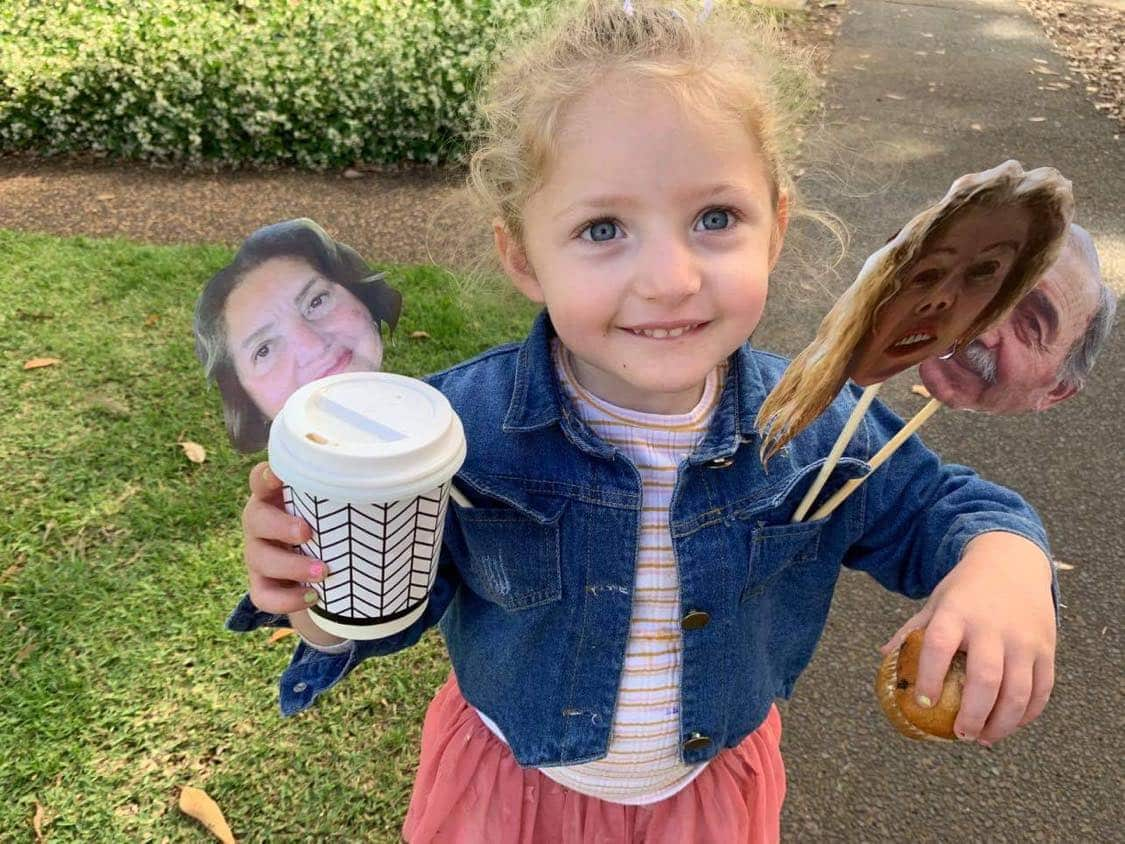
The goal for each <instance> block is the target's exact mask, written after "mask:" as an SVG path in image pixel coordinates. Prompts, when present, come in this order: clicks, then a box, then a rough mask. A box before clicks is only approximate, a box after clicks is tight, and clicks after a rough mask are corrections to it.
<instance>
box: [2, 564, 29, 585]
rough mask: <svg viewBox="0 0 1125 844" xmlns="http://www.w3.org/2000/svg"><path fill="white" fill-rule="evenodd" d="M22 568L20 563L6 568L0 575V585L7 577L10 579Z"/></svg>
mask: <svg viewBox="0 0 1125 844" xmlns="http://www.w3.org/2000/svg"><path fill="white" fill-rule="evenodd" d="M22 568H23V564H22V563H12V564H11V565H10V566H8V567H7V568H6V569H4V573H3V574H0V583H3V582H4V581H5V580H7V579H8V578H9V577H11V576H12V575H13V574H15V573H16V572H18V571H19V570H20V569H22Z"/></svg>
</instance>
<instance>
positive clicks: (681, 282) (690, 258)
mask: <svg viewBox="0 0 1125 844" xmlns="http://www.w3.org/2000/svg"><path fill="white" fill-rule="evenodd" d="M647 252H648V254H647V255H646V256H645V259H644V260H642V261H641V262H640V264H639V266H638V269H637V282H636V285H635V289H636V291H637V293H638V294H639V295H640V296H642V297H643V298H645V299H649V300H668V301H679V300H681V299H684V298H686V297H688V296H691V295H693V294H695V293H698V292H699V288H700V286H701V285H702V280H703V277H702V273H701V272H700V269H699V266H698V264H697V263H696V260H695V256H694V255H693V254H692V251H691V248H690V247H689V246H688V245H687V244H686V243H682V242H679V241H677V240H676V239H675V238H666V239H664V240H662V241H661V242H659V243H655V244H653V245H652V247H651V248H649V249H648V250H647Z"/></svg>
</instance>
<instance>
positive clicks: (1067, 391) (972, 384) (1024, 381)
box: [919, 225, 1113, 414]
mask: <svg viewBox="0 0 1125 844" xmlns="http://www.w3.org/2000/svg"><path fill="white" fill-rule="evenodd" d="M1112 304H1113V298H1112V294H1110V293H1109V292H1108V291H1107V290H1105V288H1104V287H1103V285H1102V281H1101V277H1100V272H1099V268H1098V261H1097V254H1096V252H1095V251H1094V247H1093V242H1092V240H1091V239H1090V236H1089V234H1088V233H1087V232H1086V231H1085V230H1084V229H1082V228H1080V227H1079V226H1076V225H1072V226H1071V227H1070V230H1069V232H1068V236H1067V240H1066V243H1065V244H1064V246H1063V249H1062V251H1061V252H1060V254H1059V257H1058V259H1057V260H1056V261H1055V263H1054V264H1052V265H1051V266H1050V267H1049V268H1048V269H1047V271H1046V272H1045V273H1044V274H1043V276H1042V277H1041V279H1040V281H1039V283H1038V284H1037V285H1036V286H1035V287H1034V288H1033V289H1032V290H1031V292H1029V293H1028V294H1027V295H1026V296H1024V298H1023V299H1021V300H1020V302H1019V303H1018V304H1017V305H1016V307H1015V309H1014V310H1012V311H1011V312H1010V313H1009V314H1008V316H1007V317H1006V318H1005V319H1004V320H1003V321H1002V322H1000V323H998V324H996V325H994V326H992V327H991V328H989V329H988V330H986V331H985V332H984V333H982V334H981V335H980V336H979V337H977V338H976V340H974V341H973V342H971V343H970V344H968V345H967V346H966V347H965V348H963V349H960V350H958V351H957V353H956V354H954V355H953V356H952V357H951V358H949V359H947V360H938V359H930V360H927V361H925V362H924V363H923V364H922V365H921V366H920V367H919V373H920V375H921V377H922V382H923V383H924V384H925V385H926V389H927V390H929V392H930V394H931V395H932V396H933V397H934V398H936V399H937V400H938V401H940V402H942V403H943V404H945V405H947V406H949V407H952V408H958V409H968V410H978V411H984V412H987V413H1001V414H1010V413H1023V412H1027V411H1041V410H1046V409H1047V408H1049V407H1052V406H1053V405H1055V404H1058V403H1059V402H1061V401H1064V400H1066V399H1068V398H1070V397H1071V396H1073V395H1074V394H1075V393H1076V392H1077V391H1078V390H1079V389H1080V388H1081V379H1082V377H1083V376H1084V375H1085V373H1084V372H1077V373H1075V372H1073V371H1070V370H1072V369H1073V366H1068V359H1069V358H1070V357H1071V355H1072V352H1073V350H1075V348H1076V347H1077V346H1078V345H1080V344H1082V343H1083V342H1084V341H1085V340H1086V335H1087V332H1088V331H1090V330H1093V331H1094V332H1095V333H1096V334H1098V335H1099V336H1097V337H1095V338H1094V339H1093V340H1092V341H1091V342H1088V343H1087V344H1086V345H1087V346H1088V347H1092V348H1090V353H1091V356H1092V355H1093V354H1096V352H1097V347H1098V346H1100V345H1101V343H1102V342H1103V341H1104V335H1105V334H1106V333H1108V328H1109V325H1108V323H1109V322H1112V311H1111V312H1110V313H1108V314H1106V313H1105V312H1104V311H1105V309H1106V307H1107V305H1108V306H1110V307H1111V306H1112ZM1095 317H1098V319H1097V324H1094V325H1093V326H1092V322H1093V321H1094V320H1095ZM1089 363H1092V361H1086V362H1085V364H1086V365H1088V364H1089Z"/></svg>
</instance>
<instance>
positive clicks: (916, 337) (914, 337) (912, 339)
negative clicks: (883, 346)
mask: <svg viewBox="0 0 1125 844" xmlns="http://www.w3.org/2000/svg"><path fill="white" fill-rule="evenodd" d="M933 339H934V338H933V336H932V335H930V334H911V335H910V336H909V337H903V338H902V339H901V340H899V341H898V342H897V343H895V345H896V346H909V345H910V344H911V343H920V342H922V341H923V340H933Z"/></svg>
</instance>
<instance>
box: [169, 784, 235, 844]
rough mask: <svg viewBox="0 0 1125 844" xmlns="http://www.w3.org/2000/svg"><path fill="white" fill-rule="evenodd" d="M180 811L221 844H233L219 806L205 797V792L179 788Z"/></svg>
mask: <svg viewBox="0 0 1125 844" xmlns="http://www.w3.org/2000/svg"><path fill="white" fill-rule="evenodd" d="M180 811H181V812H183V813H184V814H185V815H190V816H191V817H193V818H195V819H196V820H197V821H199V822H200V823H201V824H203V825H204V826H205V827H207V830H208V832H210V833H211V834H212V835H214V836H215V837H216V838H218V839H219V840H220V841H222V842H223V844H234V835H233V834H232V833H231V831H230V827H229V826H227V820H226V818H224V817H223V811H222V809H220V808H219V804H218V803H216V802H215V801H214V800H212V799H211V798H210V797H208V796H207V792H205V791H202V790H201V789H198V788H192V787H191V786H190V785H185V786H183V787H181V788H180Z"/></svg>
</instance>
